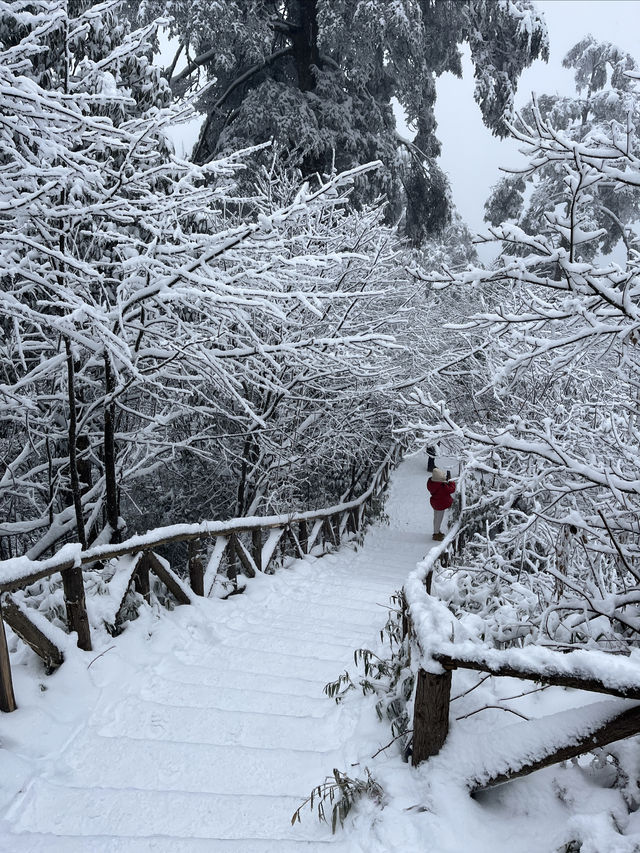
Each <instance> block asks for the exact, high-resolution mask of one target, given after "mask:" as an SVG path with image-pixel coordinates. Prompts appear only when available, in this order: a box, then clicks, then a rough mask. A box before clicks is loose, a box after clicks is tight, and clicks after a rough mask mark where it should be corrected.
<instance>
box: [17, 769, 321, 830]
mask: <svg viewBox="0 0 640 853" xmlns="http://www.w3.org/2000/svg"><path fill="white" fill-rule="evenodd" d="M212 769H213V768H212ZM120 785H121V787H118V788H108V787H92V788H76V787H73V788H71V787H63V786H60V785H55V784H52V783H51V782H45V781H42V780H37V781H36V782H34V784H33V785H32V786H31V788H30V789H29V791H28V793H27V795H26V797H25V800H24V803H23V804H22V808H21V809H20V813H19V814H18V815H17V816H16V818H15V822H14V827H15V829H16V830H17V831H18V832H21V831H22V832H24V831H27V832H32V831H33V832H53V833H55V834H60V835H110V834H112V833H113V832H114V831H117V833H118V834H122V835H130V836H132V837H136V836H145V835H150V834H153V835H163V836H166V837H168V838H190V837H196V838H210V839H230V840H232V839H236V840H238V839H245V838H250V839H270V840H282V841H286V840H293V839H295V838H305V836H306V838H307V839H308V838H309V833H311V837H312V838H313V837H314V835H317V834H318V830H319V829H321V827H318V826H317V825H316V824H315V823H314V822H312V821H309V822H307V824H306V825H304V824H303V825H298V826H296V827H291V816H292V814H293V813H294V811H295V810H296V809H297V808H298V807H299V805H300V800H299V798H298V797H287V796H278V794H277V793H276V794H274V795H273V796H265V795H247V794H245V795H238V794H233V795H231V794H229V795H224V794H207V793H203V792H201V791H168V790H154V791H146V790H139V789H137V788H128V787H125V785H126V779H122V780H121V782H120Z"/></svg>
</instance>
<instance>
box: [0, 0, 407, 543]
mask: <svg viewBox="0 0 640 853" xmlns="http://www.w3.org/2000/svg"><path fill="white" fill-rule="evenodd" d="M119 20H120V19H119V17H118V7H117V5H113V4H104V5H96V6H93V7H91V8H88V9H86V10H85V11H84V12H83V13H82V14H80V15H79V16H78V17H75V18H74V17H71V16H70V15H69V14H68V12H67V7H66V5H59V6H56V5H54V6H53V7H51V6H49V5H37V4H36V5H35V6H34V5H33V4H23V3H20V2H17V3H10V4H7V3H3V4H0V28H1V29H2V44H3V49H2V51H1V52H0V110H1V111H2V114H3V115H5V116H9V115H10V116H12V119H11V121H10V122H4V123H2V125H1V129H0V138H1V142H2V155H1V156H2V166H3V168H2V178H1V184H0V269H1V270H2V273H1V275H0V310H1V315H2V319H1V321H0V322H1V324H2V342H1V344H0V361H1V363H2V373H1V375H0V383H1V384H0V395H1V398H2V414H1V418H2V422H1V424H0V434H1V436H2V437H1V439H0V441H1V442H2V467H1V468H0V507H1V510H2V511H1V513H0V516H1V518H2V523H1V525H0V548H1V549H2V554H1V555H2V556H3V557H7V556H12V555H14V554H20V553H27V554H28V555H29V557H30V558H33V559H37V558H39V557H41V556H46V555H47V554H48V553H50V551H51V550H52V549H53V548H55V547H56V545H57V544H59V543H60V542H61V541H64V540H65V539H69V538H70V539H73V540H75V541H81V542H82V541H83V540H86V541H87V543H89V544H90V543H91V542H92V541H95V540H96V539H98V540H100V541H108V540H109V539H112V538H115V537H117V536H118V535H120V530H121V528H122V525H123V521H122V516H125V518H126V520H127V521H128V522H129V523H130V524H131V525H132V526H139V527H144V526H147V525H148V526H153V525H154V524H158V523H161V522H164V523H166V521H167V520H174V519H175V518H182V519H184V520H195V519H194V516H195V518H196V519H197V518H198V517H202V515H203V514H204V515H205V516H207V515H208V516H209V517H211V516H215V515H218V514H220V515H223V514H229V515H234V514H240V513H242V512H245V511H246V510H248V509H250V508H252V507H253V508H256V507H262V506H263V505H264V504H265V502H266V496H272V500H273V502H274V503H275V504H277V505H278V508H284V507H286V506H287V505H288V502H289V501H290V500H291V499H292V498H294V499H295V500H297V501H298V500H300V499H301V498H302V500H301V502H303V503H304V500H305V498H306V499H307V500H310V498H309V495H308V485H309V483H310V482H318V485H319V491H320V494H316V495H314V496H313V503H314V504H315V501H316V500H317V499H318V500H320V501H322V497H323V495H322V492H323V490H324V492H326V493H327V494H331V495H332V496H333V495H334V494H335V493H336V491H337V492H338V493H340V492H341V491H342V490H343V489H344V485H345V483H344V480H345V478H350V479H353V480H354V482H355V478H356V476H360V475H361V474H362V469H364V466H365V461H366V460H369V459H371V458H372V456H373V457H374V458H375V457H376V455H377V454H380V453H383V452H384V448H382V447H381V441H380V436H381V435H382V434H384V435H388V433H389V430H388V428H387V427H388V419H389V417H390V415H389V413H388V411H386V410H385V408H384V406H379V407H375V406H371V405H370V402H371V394H372V386H373V385H374V383H375V382H376V381H377V377H378V376H379V374H380V372H381V371H384V370H387V369H388V368H389V365H390V364H391V356H392V354H393V342H392V335H391V334H390V327H389V325H388V319H389V317H391V316H392V315H393V314H394V312H395V311H396V310H397V305H396V303H398V302H399V299H398V297H397V295H396V293H395V291H392V290H391V289H390V286H389V284H390V281H391V278H392V276H391V269H392V267H393V266H394V264H395V259H396V256H397V251H398V250H397V246H396V242H395V237H394V234H393V231H392V230H391V229H388V228H386V227H384V226H383V225H382V224H381V217H382V215H383V213H382V211H381V209H380V207H379V206H377V207H376V206H374V207H369V208H366V209H363V210H361V211H360V212H358V213H356V212H354V211H353V210H352V209H351V208H350V207H349V204H348V199H349V193H350V192H351V188H352V185H353V182H354V180H356V179H358V178H359V177H360V176H362V175H364V174H365V173H366V172H367V171H368V170H369V169H371V168H373V166H370V167H357V168H354V169H352V170H350V172H348V173H345V174H335V175H333V176H331V177H329V178H327V179H326V180H325V181H324V182H318V181H314V182H313V183H310V184H309V185H307V186H306V187H304V188H302V189H301V188H300V187H299V186H297V185H296V184H295V183H294V181H293V180H291V179H289V178H287V177H286V176H283V175H282V174H280V172H279V170H278V168H277V167H275V166H274V165H273V164H272V165H271V166H270V167H269V168H268V169H265V170H264V171H263V172H262V173H261V177H260V183H259V185H258V186H257V187H255V191H254V192H253V193H252V195H251V196H250V197H248V198H241V197H239V195H238V194H237V191H236V190H235V188H234V180H235V176H236V175H237V174H238V171H239V170H242V169H243V167H244V164H245V163H246V162H247V161H248V160H249V159H250V158H251V157H252V156H253V154H254V152H252V151H245V152H240V153H233V154H230V155H229V156H228V157H226V158H223V159H217V160H212V161H211V162H209V163H207V164H206V165H202V166H196V165H194V164H190V163H186V162H183V161H181V160H179V159H178V158H176V157H175V156H174V155H173V153H172V148H171V145H170V143H169V142H168V140H167V134H166V131H167V129H168V128H169V127H170V126H173V125H174V124H176V123H177V122H180V121H182V120H186V119H188V118H189V117H190V116H191V114H192V113H191V107H190V105H189V103H186V104H184V103H183V104H182V105H177V106H166V105H165V104H166V93H167V90H166V84H164V83H163V82H162V80H161V78H159V76H158V72H157V69H154V68H153V67H152V66H151V65H150V63H149V56H150V45H151V43H152V41H153V38H154V33H155V27H154V25H150V26H149V27H147V28H146V29H143V30H139V31H136V32H130V31H129V30H128V29H127V28H126V27H125V26H124V25H123V24H121V23H119ZM50 56H55V57H56V59H55V61H51V60H47V59H46V57H50ZM393 278H394V284H397V275H394V277H393ZM379 356H380V357H379ZM347 420H348V423H349V428H347V429H343V428H342V425H343V423H344V422H345V421H347ZM337 435H340V436H342V438H340V439H337V438H336V436H337ZM309 460H311V462H312V467H310V461H309ZM342 472H345V473H342ZM285 483H292V484H296V486H297V487H298V491H297V492H296V493H295V495H291V494H288V493H287V491H286V488H285V486H284V484H285Z"/></svg>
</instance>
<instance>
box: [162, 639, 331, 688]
mask: <svg viewBox="0 0 640 853" xmlns="http://www.w3.org/2000/svg"><path fill="white" fill-rule="evenodd" d="M294 648H295V647H293V648H292V651H291V653H290V654H288V655H284V654H282V653H280V654H276V653H273V652H270V651H266V650H265V649H253V650H252V651H251V654H248V653H247V652H246V650H245V652H244V654H242V655H238V654H236V653H234V651H233V648H230V649H228V650H227V649H225V651H226V652H227V653H226V654H220V652H221V651H222V650H221V649H220V647H219V646H217V647H215V648H214V649H212V650H211V654H210V656H209V657H208V658H207V660H211V663H212V665H214V666H215V669H216V670H217V671H218V672H219V673H220V683H221V684H224V683H225V674H226V672H227V671H228V670H233V671H234V672H243V673H245V674H246V675H254V676H255V675H263V674H264V675H280V676H282V675H286V676H289V677H290V678H296V679H302V680H305V681H308V680H312V681H316V682H320V683H322V684H324V683H325V682H327V681H332V680H333V679H334V678H336V677H337V675H339V673H340V668H341V667H342V665H343V662H344V660H345V658H336V659H333V660H320V659H319V658H317V657H316V658H309V657H305V656H304V655H297V654H295V652H294ZM216 651H218V652H219V654H216ZM174 657H175V659H176V660H177V661H178V662H179V663H184V664H185V665H186V666H189V665H192V664H193V663H194V662H195V661H196V660H198V659H200V660H201V661H202V660H203V657H202V656H201V657H200V658H198V655H197V654H192V653H190V654H187V653H185V652H182V651H177V652H176V653H175V656H174ZM218 657H220V660H219V661H218ZM158 669H159V672H162V667H159V668H158ZM336 670H337V671H336Z"/></svg>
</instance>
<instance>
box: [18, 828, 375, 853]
mask: <svg viewBox="0 0 640 853" xmlns="http://www.w3.org/2000/svg"><path fill="white" fill-rule="evenodd" d="M8 844H9V847H8V848H7V853H35V851H37V853H213V851H215V853H324V851H326V853H370V848H367V849H365V848H363V847H361V846H360V845H359V844H357V843H354V842H353V841H352V840H345V839H344V838H343V837H341V836H329V837H328V838H318V839H315V840H314V841H305V840H304V839H298V840H295V841H293V840H286V841H285V840H284V839H282V838H279V839H276V840H275V841H273V840H267V839H255V838H239V839H233V840H224V839H217V840H216V841H215V842H213V841H212V840H211V839H210V838H186V839H183V838H165V837H162V836H153V835H152V836H148V837H144V838H140V837H136V838H134V837H132V836H124V835H109V836H97V835H91V836H81V837H80V836H77V835H76V836H71V835H51V834H44V833H32V832H29V833H23V834H20V835H11V836H9V837H8ZM214 844H215V847H214ZM3 853H4V851H3Z"/></svg>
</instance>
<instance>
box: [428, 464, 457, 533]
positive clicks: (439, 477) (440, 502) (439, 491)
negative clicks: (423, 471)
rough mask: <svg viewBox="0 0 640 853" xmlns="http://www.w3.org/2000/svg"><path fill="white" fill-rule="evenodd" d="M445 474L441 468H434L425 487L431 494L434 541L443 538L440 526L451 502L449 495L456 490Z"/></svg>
mask: <svg viewBox="0 0 640 853" xmlns="http://www.w3.org/2000/svg"><path fill="white" fill-rule="evenodd" d="M448 473H449V472H448V471H447V474H448ZM447 474H445V473H444V471H443V470H442V469H441V468H434V469H433V471H432V472H431V478H430V479H429V480H427V489H429V493H430V495H431V499H430V503H431V506H432V507H433V538H434V539H435V540H436V542H442V540H443V539H444V533H440V526H441V525H442V519H443V518H444V514H445V512H446V510H448V509H449V507H450V506H451V504H452V503H453V498H452V497H451V496H452V495H453V493H454V492H455V490H456V484H455V483H454V481H453V480H450V479H449V478H448V477H447Z"/></svg>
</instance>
